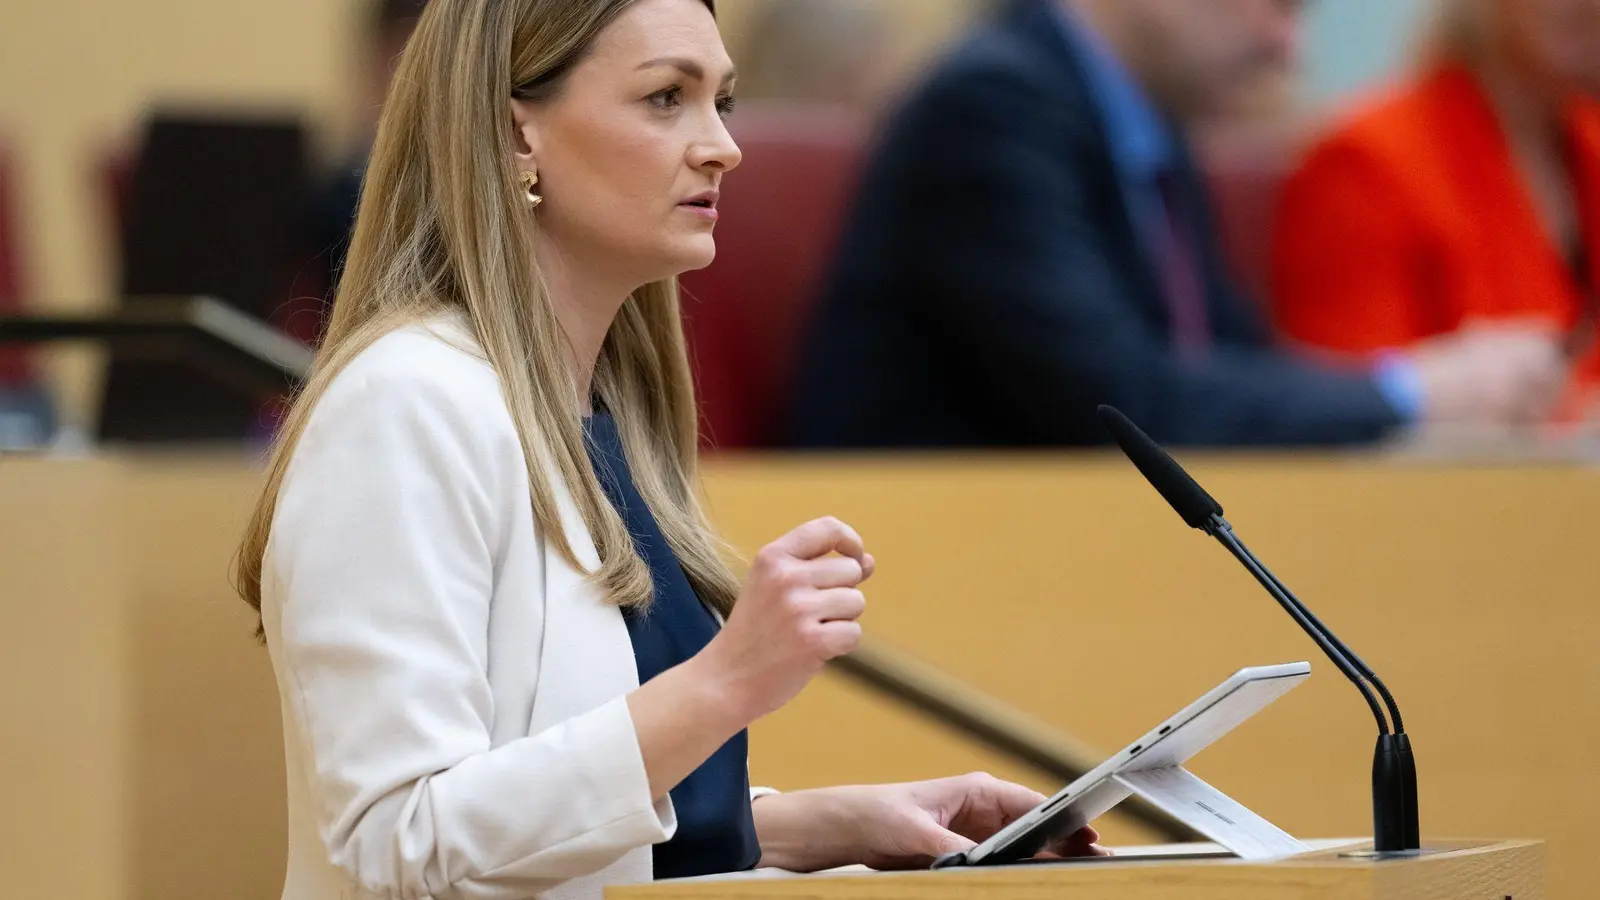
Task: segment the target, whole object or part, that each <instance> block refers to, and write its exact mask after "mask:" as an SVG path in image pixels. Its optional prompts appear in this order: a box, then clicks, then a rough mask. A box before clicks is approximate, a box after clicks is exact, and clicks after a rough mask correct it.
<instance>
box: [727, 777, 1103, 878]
mask: <svg viewBox="0 0 1600 900" xmlns="http://www.w3.org/2000/svg"><path fill="white" fill-rule="evenodd" d="M1045 799H1046V798H1045V796H1044V795H1043V794H1040V793H1038V792H1037V791H1033V790H1030V789H1028V788H1026V787H1023V786H1022V785H1018V784H1012V783H1010V782H1006V781H1001V780H999V779H997V778H995V777H993V776H991V775H985V774H973V775H963V776H960V777H957V778H943V779H939V780H937V781H922V782H915V783H910V784H889V785H871V786H860V787H840V788H825V789H822V790H816V791H800V792H797V793H794V794H778V795H774V796H770V797H763V798H761V799H760V800H759V801H757V802H756V806H755V809H756V830H757V832H758V833H759V836H760V839H761V848H762V862H761V864H762V865H763V866H768V867H776V868H782V869H789V870H791V871H801V872H814V871H818V870H821V869H831V868H836V867H839V866H848V865H865V866H868V867H870V868H873V869H879V870H893V869H925V868H928V867H929V866H931V865H932V864H933V861H934V860H935V859H937V858H938V857H940V856H943V855H944V854H946V853H955V852H960V851H964V850H970V849H972V848H973V847H975V846H977V844H978V843H980V842H982V841H984V840H987V839H988V838H990V837H992V836H993V835H994V834H995V832H998V831H999V830H1000V829H1002V828H1004V827H1005V826H1007V825H1009V824H1011V823H1012V822H1014V821H1016V820H1017V819H1018V818H1021V817H1022V815H1023V814H1024V813H1026V812H1028V811H1029V810H1030V809H1033V808H1034V807H1035V806H1037V805H1039V804H1040V803H1043V802H1044V801H1045ZM1099 840H1100V835H1099V833H1098V832H1096V831H1095V830H1094V829H1093V828H1084V829H1083V830H1082V831H1079V832H1077V833H1076V834H1073V835H1070V836H1069V837H1067V838H1066V839H1064V840H1062V841H1061V842H1060V843H1058V844H1057V845H1055V846H1052V847H1047V848H1045V849H1044V850H1043V851H1041V852H1040V854H1039V856H1040V857H1041V858H1063V857H1073V856H1108V855H1110V852H1109V851H1107V850H1106V849H1104V848H1102V847H1100V846H1099V845H1098V844H1097V843H1096V842H1097V841H1099Z"/></svg>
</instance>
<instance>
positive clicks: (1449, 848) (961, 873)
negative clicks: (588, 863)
mask: <svg viewBox="0 0 1600 900" xmlns="http://www.w3.org/2000/svg"><path fill="white" fill-rule="evenodd" d="M1366 846H1367V847H1368V848H1370V846H1371V845H1370V843H1369V844H1367V845H1366ZM1434 848H1435V850H1437V851H1438V852H1430V853H1429V854H1428V855H1424V856H1419V857H1414V858H1409V859H1387V860H1373V859H1364V858H1351V857H1350V856H1348V855H1347V854H1349V853H1350V852H1351V851H1352V850H1360V849H1362V845H1360V844H1353V845H1346V846H1345V847H1343V848H1340V849H1328V850H1321V851H1315V852H1312V853H1308V854H1303V855H1300V856H1296V857H1293V858H1289V859H1280V860H1275V861H1269V862H1246V861H1244V860H1240V859H1237V858H1234V857H1232V856H1214V855H1213V856H1207V855H1206V854H1204V853H1203V852H1202V853H1196V852H1189V853H1177V852H1175V853H1173V854H1168V855H1166V856H1161V855H1150V853H1151V850H1152V849H1153V848H1142V849H1141V851H1139V852H1140V853H1141V855H1138V856H1126V857H1118V858H1116V859H1111V860H1095V861H1078V862H1066V863H1035V864H1030V865H1021V866H1010V867H996V868H970V869H945V870H941V871H937V872H894V873H889V872H884V873H878V872H839V873H828V874H822V875H809V876H799V875H774V874H767V873H761V872H755V873H749V874H744V875H736V876H724V877H720V878H700V879H688V880H684V881H677V882H660V883H657V884H651V885H639V886H635V887H625V888H611V889H609V890H607V891H606V900H701V898H706V900H768V898H772V900H781V898H790V900H797V898H805V900H973V898H978V900H982V898H991V900H1047V898H1057V897H1059V898H1069V900H1072V898H1085V900H1088V898H1093V900H1544V896H1545V894H1544V844H1543V842H1541V841H1505V842H1500V843H1493V842H1487V841H1457V842H1451V843H1443V844H1435V845H1434ZM1171 849H1172V850H1173V851H1177V849H1178V848H1171ZM1197 856H1199V857H1203V858H1196V857H1197Z"/></svg>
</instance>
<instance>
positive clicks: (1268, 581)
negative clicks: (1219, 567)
mask: <svg viewBox="0 0 1600 900" xmlns="http://www.w3.org/2000/svg"><path fill="white" fill-rule="evenodd" d="M1207 531H1209V532H1210V533H1211V536H1212V537H1214V538H1216V539H1217V541H1218V542H1220V543H1221V544H1222V546H1224V547H1227V548H1228V552H1229V553H1232V554H1233V555H1234V557H1235V558H1236V559H1238V560H1239V562H1240V563H1242V564H1243V565H1244V567H1245V568H1246V569H1249V570H1250V574H1252V575H1254V576H1255V577H1256V581H1259V582H1261V586H1262V587H1264V588H1266V589H1267V593H1269V594H1271V595H1272V598H1273V599H1274V600H1277V601H1278V605H1279V606H1282V607H1283V611H1284V612H1286V613H1288V614H1289V617H1290V618H1292V619H1294V620H1295V622H1296V623H1298V624H1299V625H1300V628H1301V629H1302V630H1303V631H1305V633H1306V634H1307V635H1309V636H1310V637H1311V639H1312V640H1313V641H1315V642H1316V644H1317V646H1318V647H1321V648H1322V652H1323V653H1324V654H1326V655H1327V657H1328V659H1329V660H1330V661H1331V662H1332V663H1333V664H1334V666H1335V667H1336V668H1338V670H1339V671H1340V672H1343V673H1344V676H1345V677H1346V678H1348V679H1350V683H1351V684H1354V685H1355V686H1356V689H1357V690H1359V691H1361V696H1362V697H1363V698H1364V699H1365V700H1366V701H1367V706H1369V707H1371V709H1372V717H1373V718H1374V719H1376V720H1377V722H1378V733H1379V734H1380V735H1386V734H1388V733H1389V721H1388V720H1387V719H1385V718H1384V717H1383V707H1382V706H1380V705H1379V704H1378V698H1377V697H1375V696H1373V693H1372V688H1370V687H1368V686H1367V683H1366V681H1364V680H1362V677H1361V673H1360V672H1359V671H1357V670H1356V667H1355V666H1354V665H1353V664H1351V662H1350V660H1349V658H1348V657H1346V656H1345V655H1344V654H1343V653H1341V652H1339V648H1338V647H1337V646H1335V645H1334V643H1333V641H1331V640H1330V639H1329V635H1328V633H1327V631H1326V629H1323V628H1320V627H1317V626H1314V625H1313V624H1312V621H1313V620H1312V619H1311V617H1310V614H1309V613H1308V612H1307V611H1306V610H1305V608H1304V607H1302V606H1301V605H1300V604H1299V603H1298V602H1296V601H1294V600H1291V599H1290V597H1289V595H1288V592H1287V591H1284V590H1282V589H1281V588H1279V587H1278V585H1277V583H1276V579H1274V578H1273V577H1272V574H1271V573H1270V572H1268V571H1267V570H1266V569H1265V568H1264V567H1263V566H1262V565H1261V563H1260V562H1258V561H1257V560H1256V558H1255V557H1254V556H1253V555H1251V553H1250V551H1248V550H1246V549H1245V548H1244V545H1243V544H1241V543H1239V540H1238V538H1236V537H1234V535H1233V528H1232V526H1230V525H1229V524H1228V523H1227V520H1225V519H1223V518H1222V517H1220V516H1218V517H1215V518H1214V519H1213V520H1212V523H1211V527H1210V528H1208V529H1207Z"/></svg>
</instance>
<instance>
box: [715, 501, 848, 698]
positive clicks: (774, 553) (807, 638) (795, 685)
mask: <svg viewBox="0 0 1600 900" xmlns="http://www.w3.org/2000/svg"><path fill="white" fill-rule="evenodd" d="M873 565H874V563H873V559H872V556H871V554H869V553H867V551H866V546H865V545H864V544H863V543H862V540H861V535H859V534H857V533H856V531H855V529H853V528H851V527H850V526H849V525H846V524H844V523H843V522H840V521H839V520H838V519H833V518H827V519H818V520H816V521H814V522H809V523H807V524H805V525H802V526H800V527H799V528H796V529H795V530H794V531H791V532H789V533H788V534H786V535H784V536H783V537H781V538H779V539H778V540H777V541H774V542H773V543H772V544H769V545H768V546H767V547H765V548H763V549H762V550H761V552H760V553H757V554H756V558H755V562H754V564H753V565H752V566H751V569H750V577H749V579H748V580H747V581H746V583H745V588H744V591H743V593H741V594H740V596H739V601H738V603H737V604H735V606H734V609H733V613H732V614H731V615H730V616H729V617H728V622H727V624H726V626H724V627H723V629H722V632H721V633H720V634H718V635H717V637H716V638H715V639H714V640H712V642H711V644H710V645H709V646H707V647H706V649H705V650H704V651H703V652H702V653H701V657H702V658H703V659H701V660H698V662H705V663H711V664H713V666H714V668H715V670H716V672H717V673H719V674H720V676H721V677H722V678H723V679H724V680H725V684H726V685H727V687H728V693H729V696H730V698H731V699H732V700H733V702H734V703H735V704H736V706H737V707H738V708H739V709H740V710H741V711H742V713H743V718H746V719H747V720H748V721H752V722H753V721H755V720H756V719H759V718H761V717H762V716H765V715H767V714H768V713H771V712H774V711H776V710H777V709H778V708H779V707H781V706H783V705H784V704H785V703H788V702H789V701H790V700H792V699H794V696H795V695H796V694H798V693H800V691H801V689H802V688H804V687H805V686H806V685H807V684H808V683H810V681H811V679H812V678H814V677H816V675H817V673H818V672H820V671H821V670H822V667H823V666H824V665H825V664H826V663H827V662H828V661H829V660H831V659H834V658H835V657H839V656H844V655H846V654H848V653H850V652H851V651H852V650H854V649H855V648H856V645H857V644H859V643H860V642H861V625H860V624H859V623H858V622H857V621H856V620H857V619H859V618H860V616H861V614H862V612H863V611H865V610H866V606H867V601H866V598H865V597H864V596H863V595H862V593H861V591H860V589H859V588H860V585H861V583H862V582H863V581H866V580H867V579H868V578H870V577H871V576H872V570H873Z"/></svg>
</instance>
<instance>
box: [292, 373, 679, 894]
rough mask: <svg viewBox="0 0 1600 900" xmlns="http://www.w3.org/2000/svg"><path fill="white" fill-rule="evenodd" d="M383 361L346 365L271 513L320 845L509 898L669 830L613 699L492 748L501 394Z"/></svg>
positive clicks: (362, 861) (394, 873)
mask: <svg viewBox="0 0 1600 900" xmlns="http://www.w3.org/2000/svg"><path fill="white" fill-rule="evenodd" d="M359 362H360V361H359V360H358V363H359ZM390 368H391V370H390V371H377V372H365V373H357V372H355V371H347V372H346V373H345V374H344V375H342V376H341V377H340V378H339V379H338V380H336V381H335V383H334V385H333V387H332V389H331V390H330V391H329V392H328V393H327V394H325V395H324V397H323V398H322V400H321V401H320V402H319V403H318V407H317V409H316V411H315V413H314V415H313V416H312V419H311V422H310V425H309V427H308V428H307V430H306V431H305V433H304V435H303V437H302V439H301V441H300V443H299V445H298V448H297V450H296V452H295V454H294V458H293V462H292V465H291V466H290V470H289V472H288V476H287V479H286V481H285V483H284V485H283V489H282V492H281V494H280V500H279V506H278V510H277V514H276V518H275V521H274V523H273V531H272V542H271V552H270V564H271V567H272V568H271V573H272V574H273V575H275V576H276V577H277V578H278V579H279V585H280V588H281V590H280V591H279V592H278V593H279V596H280V597H281V601H280V603H279V605H280V606H281V608H280V609H276V610H265V611H264V612H265V613H266V622H267V633H268V640H269V643H275V644H276V645H277V646H276V647H275V648H274V649H275V651H276V659H277V660H278V661H279V664H280V666H281V667H282V668H283V669H284V671H283V672H281V673H280V684H281V685H283V686H284V688H285V690H286V692H287V694H288V697H287V699H286V709H287V710H288V711H289V714H291V715H292V716H293V717H294V720H295V724H296V726H297V727H296V729H295V730H297V731H298V733H299V735H300V736H301V738H302V740H303V742H304V744H305V746H304V747H301V748H298V750H299V752H300V753H301V755H302V757H303V758H305V759H308V760H309V761H310V763H309V765H310V768H312V769H313V772H312V773H311V775H310V778H309V780H310V782H311V784H312V790H313V792H314V794H315V795H316V796H315V797H314V798H313V803H314V805H315V808H316V811H317V815H318V825H319V828H320V832H321V836H322V839H323V841H324V843H325V845H326V848H327V852H328V855H329V858H330V859H331V860H332V862H333V863H334V864H336V865H337V866H339V867H340V868H341V869H343V870H344V871H345V872H346V873H347V874H348V875H349V877H351V878H352V879H353V880H354V881H355V882H356V883H358V884H359V885H360V886H361V888H362V889H363V890H365V891H368V892H370V893H372V894H374V895H376V896H379V897H386V898H394V900H400V898H406V900H411V898H422V897H430V898H435V897H437V898H474V900H483V898H506V900H510V898H514V897H517V898H520V897H528V896H531V895H533V894H537V893H540V892H543V891H545V890H548V889H549V888H551V887H553V886H555V885H557V884H560V883H561V882H564V881H567V880H570V879H572V878H576V877H580V876H583V875H587V874H592V873H593V872H596V871H598V870H600V869H602V868H604V867H605V866H607V865H609V864H610V863H612V862H614V861H616V860H617V859H619V858H620V857H621V856H622V855H623V854H625V853H626V852H628V851H629V850H632V849H635V848H638V847H641V846H648V845H650V844H653V843H659V842H661V841H664V840H667V839H668V838H669V837H670V835H671V833H672V830H673V828H674V827H675V821H674V820H673V819H672V817H671V812H670V806H668V805H666V804H664V803H663V804H660V805H657V804H654V803H653V802H652V798H651V795H650V789H649V784H648V781H647V778H646V775H645V768H644V761H643V758H642V755H641V752H640V749H639V743H638V737H637V735H636V733H635V731H634V726H633V720H632V717H631V716H630V714H629V711H628V707H627V703H626V700H625V699H623V698H619V699H617V700H615V701H613V702H610V703H608V704H606V705H604V706H602V707H600V708H598V709H595V710H593V711H592V712H589V713H587V714H584V715H580V716H577V717H575V718H573V719H571V720H568V721H566V722H564V723H562V724H560V725H558V726H556V727H553V728H550V729H549V730H547V731H544V732H542V733H539V734H536V735H533V736H531V737H527V738H524V739H521V740H517V741H514V742H511V743H508V744H504V745H502V746H499V747H491V739H490V725H491V721H492V717H493V715H494V709H493V701H492V699H491V694H490V685H489V681H488V677H487V660H488V656H487V640H488V633H489V629H490V627H491V624H490V615H491V612H490V597H491V592H492V587H493V579H494V572H495V565H496V557H497V553H496V548H497V547H499V546H500V542H501V540H502V537H503V535H504V523H505V522H506V519H507V510H508V509H509V508H510V507H511V505H512V504H516V503H523V502H526V496H525V495H523V496H518V494H519V491H518V490H517V489H516V484H517V482H515V481H514V479H513V477H512V475H511V472H510V468H509V467H511V466H516V465H521V464H522V463H521V455H520V451H519V450H518V449H517V448H516V446H515V436H514V435H499V434H496V433H495V432H494V431H493V430H491V429H490V428H488V427H486V426H485V424H484V423H485V422H493V421H497V420H498V419H503V418H504V415H505V413H504V408H503V404H502V405H501V408H500V409H499V410H498V418H497V417H496V415H495V412H496V411H495V410H493V409H491V408H490V407H489V405H488V402H487V401H485V400H484V386H483V383H482V382H475V383H472V384H471V385H470V387H471V388H472V389H471V390H466V389H462V387H461V386H460V385H459V384H456V383H454V382H453V381H452V379H450V378H441V377H438V375H437V373H436V372H434V371H431V370H430V367H429V366H428V365H426V360H411V361H410V364H409V365H408V366H407V367H406V369H405V370H398V368H399V367H390ZM488 396H489V398H490V399H491V400H492V401H493V402H494V403H496V404H501V403H502V401H501V400H500V397H499V393H498V390H490V391H489V392H488ZM529 652H537V648H536V647H535V648H529Z"/></svg>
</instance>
